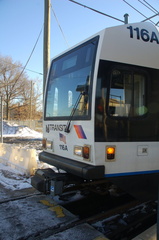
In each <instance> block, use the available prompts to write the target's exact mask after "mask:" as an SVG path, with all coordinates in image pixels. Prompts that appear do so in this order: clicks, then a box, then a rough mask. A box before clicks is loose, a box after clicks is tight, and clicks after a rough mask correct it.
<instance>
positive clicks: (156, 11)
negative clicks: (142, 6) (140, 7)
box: [143, 0, 159, 13]
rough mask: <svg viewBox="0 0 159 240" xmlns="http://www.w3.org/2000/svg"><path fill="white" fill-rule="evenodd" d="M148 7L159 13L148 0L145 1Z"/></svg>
mask: <svg viewBox="0 0 159 240" xmlns="http://www.w3.org/2000/svg"><path fill="white" fill-rule="evenodd" d="M143 1H144V2H145V3H146V4H147V5H148V6H150V7H151V9H153V10H154V11H155V12H156V13H159V12H158V11H157V10H156V9H155V8H154V7H153V6H152V5H151V4H150V3H148V2H147V1H146V0H143Z"/></svg>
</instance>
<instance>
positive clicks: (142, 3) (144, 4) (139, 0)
mask: <svg viewBox="0 0 159 240" xmlns="http://www.w3.org/2000/svg"><path fill="white" fill-rule="evenodd" d="M138 1H139V2H140V3H141V4H142V5H143V6H145V7H146V8H148V9H149V10H151V11H152V12H153V13H156V11H154V10H153V9H152V8H150V7H149V6H148V5H147V4H145V3H143V2H142V1H141V0H138Z"/></svg>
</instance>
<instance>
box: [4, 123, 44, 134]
mask: <svg viewBox="0 0 159 240" xmlns="http://www.w3.org/2000/svg"><path fill="white" fill-rule="evenodd" d="M7 122H8V123H11V124H12V123H14V124H17V125H18V126H27V127H29V128H31V129H33V130H35V131H38V132H42V124H43V121H42V120H25V121H21V120H12V121H7Z"/></svg>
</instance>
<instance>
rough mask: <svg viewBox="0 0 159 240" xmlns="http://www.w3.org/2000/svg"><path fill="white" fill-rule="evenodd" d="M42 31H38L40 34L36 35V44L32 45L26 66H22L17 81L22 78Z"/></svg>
mask: <svg viewBox="0 0 159 240" xmlns="http://www.w3.org/2000/svg"><path fill="white" fill-rule="evenodd" d="M42 30H43V27H42V28H41V30H40V33H39V35H38V37H37V40H36V42H35V44H34V47H33V49H32V51H31V53H30V56H29V58H28V60H27V62H26V64H25V65H24V67H23V69H22V71H21V73H20V74H19V76H18V78H17V81H18V80H19V78H20V77H21V76H22V74H23V72H24V70H25V69H26V66H27V65H28V62H29V61H30V59H31V57H32V55H33V52H34V50H35V48H36V45H37V43H38V41H39V38H40V36H41V33H42Z"/></svg>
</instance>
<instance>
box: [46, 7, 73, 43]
mask: <svg viewBox="0 0 159 240" xmlns="http://www.w3.org/2000/svg"><path fill="white" fill-rule="evenodd" d="M50 5H51V10H52V12H53V15H54V17H55V19H56V22H57V24H58V27H59V29H60V31H61V33H62V36H63V38H64V40H65V42H66V45H67V47H69V44H68V41H67V39H66V37H65V34H64V32H63V30H62V27H61V25H60V23H59V20H58V18H57V16H56V13H55V11H54V9H53V6H52V4H50Z"/></svg>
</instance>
